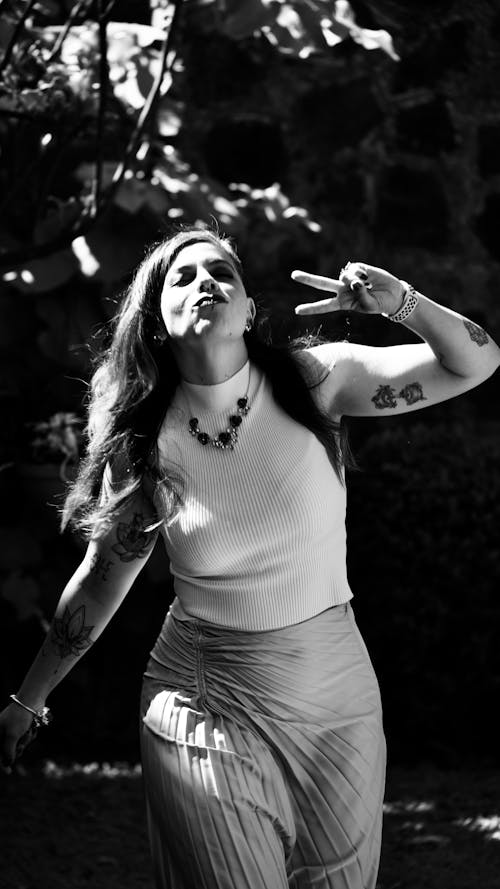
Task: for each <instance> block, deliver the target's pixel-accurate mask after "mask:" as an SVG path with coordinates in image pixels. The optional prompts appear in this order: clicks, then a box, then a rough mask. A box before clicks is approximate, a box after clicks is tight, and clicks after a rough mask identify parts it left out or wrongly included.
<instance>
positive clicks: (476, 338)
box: [463, 318, 488, 346]
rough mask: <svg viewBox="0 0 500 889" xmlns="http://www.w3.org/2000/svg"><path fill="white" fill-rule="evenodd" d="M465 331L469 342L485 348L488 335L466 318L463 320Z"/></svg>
mask: <svg viewBox="0 0 500 889" xmlns="http://www.w3.org/2000/svg"><path fill="white" fill-rule="evenodd" d="M463 321H464V326H465V329H466V330H467V332H468V334H469V336H470V338H471V340H472V342H473V343H477V344H478V346H485V345H486V343H487V342H488V334H487V333H486V331H485V330H483V328H482V327H480V326H479V324H474V323H473V322H472V321H468V320H467V318H464V319H463Z"/></svg>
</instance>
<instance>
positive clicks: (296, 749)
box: [141, 604, 386, 889]
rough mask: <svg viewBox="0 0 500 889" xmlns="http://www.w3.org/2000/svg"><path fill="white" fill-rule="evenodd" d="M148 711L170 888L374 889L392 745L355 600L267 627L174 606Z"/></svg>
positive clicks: (152, 778)
mask: <svg viewBox="0 0 500 889" xmlns="http://www.w3.org/2000/svg"><path fill="white" fill-rule="evenodd" d="M142 715H143V725H142V738H141V746H142V762H143V775H144V784H145V793H146V805H147V816H148V827H149V835H150V841H151V849H152V855H153V864H154V871H155V879H156V885H157V887H158V889H290V887H291V889H375V883H376V878H377V871H378V865H379V858H380V844H381V833H382V803H383V794H384V782H385V754H386V751H385V739H384V733H383V727H382V709H381V703H380V694H379V688H378V683H377V680H376V677H375V674H374V671H373V667H372V665H371V662H370V659H369V656H368V653H367V650H366V647H365V644H364V642H363V640H362V638H361V636H360V633H359V630H358V629H357V627H356V623H355V620H354V615H353V611H352V608H351V606H350V604H346V605H338V606H336V607H332V608H329V609H328V610H327V611H323V612H322V613H321V614H318V615H315V616H314V617H313V618H310V619H309V620H306V621H303V622H302V623H299V624H294V625H292V626H288V627H284V628H280V629H277V630H267V631H259V632H254V631H252V632H247V631H241V630H233V629H227V628H224V627H219V626H216V625H214V624H210V623H207V622H205V621H199V620H195V621H191V620H189V621H181V620H178V619H176V618H174V617H173V616H172V615H171V614H170V613H169V614H168V615H167V618H166V621H165V624H164V626H163V629H162V632H161V634H160V636H159V638H158V641H157V643H156V645H155V648H154V649H153V651H152V652H151V658H150V660H149V662H148V666H147V669H146V672H145V677H144V686H143V696H142Z"/></svg>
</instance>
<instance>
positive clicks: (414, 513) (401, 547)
mask: <svg viewBox="0 0 500 889" xmlns="http://www.w3.org/2000/svg"><path fill="white" fill-rule="evenodd" d="M499 433H500V429H499V425H498V422H491V423H484V422H478V421H475V422H474V421H469V422H458V421H452V422H446V423H435V424H430V423H428V424H426V423H424V422H415V421H414V420H411V421H410V422H408V423H406V424H405V423H398V424H397V425H396V426H394V425H391V424H388V425H386V424H384V426H383V428H382V429H381V430H380V431H377V432H375V433H374V434H371V435H370V437H369V438H368V439H367V440H366V442H365V443H364V445H363V446H362V447H361V448H360V453H359V459H360V462H361V465H362V468H363V471H362V472H361V473H360V474H358V475H356V476H353V477H351V479H350V486H349V490H350V496H349V513H348V536H349V577H350V582H351V586H352V588H353V591H354V593H355V597H356V598H355V606H356V613H357V615H358V616H359V619H360V623H361V624H362V628H363V631H364V633H365V636H366V638H367V642H368V648H369V650H370V651H371V653H372V655H373V658H374V661H375V664H376V668H377V672H378V674H379V676H380V681H381V685H382V692H383V697H384V700H385V704H386V724H387V728H388V731H389V733H390V735H391V737H392V738H393V741H394V744H395V752H396V755H399V756H401V757H403V758H406V759H419V758H420V759H421V758H422V757H423V756H428V757H429V758H434V759H436V758H437V759H440V760H442V761H444V760H445V759H446V758H448V759H450V758H453V756H456V755H457V754H458V753H459V752H460V754H461V755H463V754H465V753H466V751H467V749H471V750H474V749H476V750H477V738H479V737H480V738H481V745H482V750H483V752H484V753H485V754H488V753H491V754H492V753H493V746H492V745H493V741H492V739H489V730H488V719H487V714H488V712H489V710H490V707H491V704H490V703H489V702H491V700H493V699H494V698H496V696H497V694H498V689H499V687H500V670H499V668H498V658H497V647H498V642H497V629H496V628H497V624H498V618H497V615H498V604H497V591H498V588H499V585H500V558H499V557H500V552H499V546H498V540H497V536H496V528H498V527H499V526H500V476H499V473H498V465H499V461H500V434H499ZM365 629H366V632H365ZM396 664H397V675H398V681H397V683H396V682H395V681H394V675H393V674H394V668H395V665H396Z"/></svg>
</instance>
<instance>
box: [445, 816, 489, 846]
mask: <svg viewBox="0 0 500 889" xmlns="http://www.w3.org/2000/svg"><path fill="white" fill-rule="evenodd" d="M453 823H454V824H456V825H457V826H458V827H465V828H466V830H470V831H472V832H474V833H480V834H482V835H483V837H484V839H485V840H500V815H490V816H489V817H485V816H483V815H476V817H475V818H459V819H458V820H457V821H454V822H453Z"/></svg>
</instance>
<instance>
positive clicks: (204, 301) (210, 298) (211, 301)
mask: <svg viewBox="0 0 500 889" xmlns="http://www.w3.org/2000/svg"><path fill="white" fill-rule="evenodd" d="M223 302H225V300H224V299H222V297H220V296H217V295H216V294H215V293H212V294H209V293H206V294H205V295H204V296H202V297H201V299H199V300H198V302H196V303H195V306H196V307H197V308H198V309H200V308H201V307H202V306H214V305H216V303H223Z"/></svg>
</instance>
